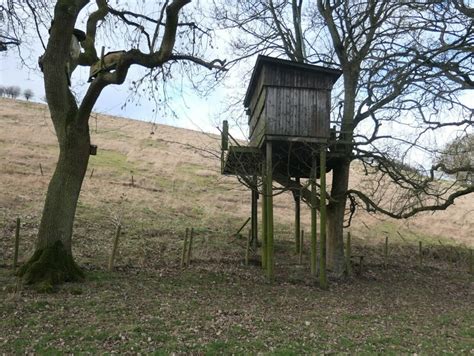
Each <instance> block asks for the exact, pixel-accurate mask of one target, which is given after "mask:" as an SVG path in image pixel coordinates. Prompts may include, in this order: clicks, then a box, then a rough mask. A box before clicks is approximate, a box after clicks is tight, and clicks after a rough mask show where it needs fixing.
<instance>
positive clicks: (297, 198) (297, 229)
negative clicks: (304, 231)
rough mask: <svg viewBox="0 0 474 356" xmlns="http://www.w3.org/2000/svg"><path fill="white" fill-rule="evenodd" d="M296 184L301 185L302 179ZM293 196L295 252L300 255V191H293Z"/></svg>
mask: <svg viewBox="0 0 474 356" xmlns="http://www.w3.org/2000/svg"><path fill="white" fill-rule="evenodd" d="M296 183H298V184H300V179H299V178H296ZM293 196H294V198H295V252H296V254H299V253H300V226H301V223H300V221H301V217H300V215H301V195H300V191H299V189H298V190H295V191H293Z"/></svg>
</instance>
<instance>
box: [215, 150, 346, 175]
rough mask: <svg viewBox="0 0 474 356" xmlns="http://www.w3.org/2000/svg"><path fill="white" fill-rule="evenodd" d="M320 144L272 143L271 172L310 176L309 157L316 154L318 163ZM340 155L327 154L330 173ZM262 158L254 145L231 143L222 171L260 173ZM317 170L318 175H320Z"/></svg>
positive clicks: (310, 159) (334, 153)
mask: <svg viewBox="0 0 474 356" xmlns="http://www.w3.org/2000/svg"><path fill="white" fill-rule="evenodd" d="M320 147H322V146H320V145H316V144H314V145H311V144H308V143H304V144H302V143H300V142H279V143H278V144H274V146H273V152H272V161H273V162H274V166H273V171H274V174H279V175H284V176H286V177H299V178H309V177H310V175H311V162H312V157H313V155H315V159H316V163H317V165H318V166H319V150H320ZM340 157H342V155H341V154H338V153H336V152H334V151H331V150H330V151H328V153H327V169H326V171H327V172H329V171H331V170H332V169H333V167H334V166H335V165H336V164H337V161H338V158H340ZM264 161H265V154H264V150H263V149H262V150H261V149H259V148H258V147H253V146H230V147H229V150H228V151H227V152H226V153H225V155H224V156H223V161H222V174H224V175H240V176H262V165H263V162H264ZM319 173H320V172H319V170H317V178H319V176H320V174H319Z"/></svg>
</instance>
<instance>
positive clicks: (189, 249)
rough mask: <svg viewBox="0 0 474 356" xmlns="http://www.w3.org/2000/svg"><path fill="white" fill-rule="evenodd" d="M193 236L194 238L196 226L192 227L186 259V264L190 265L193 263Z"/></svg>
mask: <svg viewBox="0 0 474 356" xmlns="http://www.w3.org/2000/svg"><path fill="white" fill-rule="evenodd" d="M193 238H194V228H191V233H190V234H189V245H188V257H187V260H186V265H187V266H189V265H190V264H191V256H192V250H193Z"/></svg>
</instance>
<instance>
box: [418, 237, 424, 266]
mask: <svg viewBox="0 0 474 356" xmlns="http://www.w3.org/2000/svg"><path fill="white" fill-rule="evenodd" d="M418 250H419V251H418V254H419V258H420V261H419V263H420V268H421V267H423V244H422V242H421V241H420V242H419V244H418Z"/></svg>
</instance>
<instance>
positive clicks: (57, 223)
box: [19, 124, 90, 286]
mask: <svg viewBox="0 0 474 356" xmlns="http://www.w3.org/2000/svg"><path fill="white" fill-rule="evenodd" d="M73 125H74V124H73ZM67 131H68V133H67V134H66V137H61V138H59V137H58V138H59V140H60V141H61V142H62V144H61V145H60V153H59V159H58V162H57V165H56V170H55V172H54V175H53V177H52V179H51V181H50V183H49V186H48V192H47V195H46V201H45V204H44V209H43V215H42V219H41V224H40V227H39V233H38V239H37V242H36V251H35V253H34V255H33V256H32V257H31V259H30V260H29V261H28V262H27V263H26V264H25V265H24V266H23V267H22V268H21V269H20V271H19V275H20V276H22V277H23V279H24V281H25V282H26V283H42V284H45V286H48V285H54V284H57V283H61V282H67V281H76V280H79V279H81V278H82V277H83V274H82V272H81V271H80V269H79V268H78V267H77V266H76V264H75V262H74V259H73V256H72V249H71V247H72V244H71V238H72V231H73V224H74V217H75V214H76V207H77V201H78V199H79V193H80V191H81V186H82V181H83V179H84V175H85V173H86V169H87V163H88V160H89V146H90V138H89V131H88V127H87V125H86V127H84V128H82V129H77V128H70V129H68V130H67Z"/></svg>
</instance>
